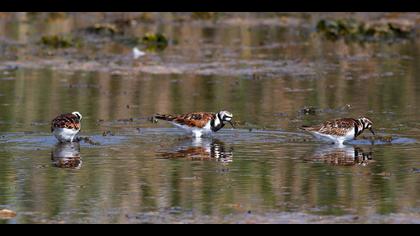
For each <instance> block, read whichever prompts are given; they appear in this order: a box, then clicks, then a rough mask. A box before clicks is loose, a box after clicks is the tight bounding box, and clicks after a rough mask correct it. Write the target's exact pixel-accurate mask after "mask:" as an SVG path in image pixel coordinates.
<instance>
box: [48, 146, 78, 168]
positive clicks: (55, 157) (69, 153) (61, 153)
mask: <svg viewBox="0 0 420 236" xmlns="http://www.w3.org/2000/svg"><path fill="white" fill-rule="evenodd" d="M51 159H52V162H53V165H54V166H55V167H59V168H70V169H80V167H82V159H81V158H80V144H79V143H57V144H56V145H55V147H54V149H53V150H52V152H51Z"/></svg>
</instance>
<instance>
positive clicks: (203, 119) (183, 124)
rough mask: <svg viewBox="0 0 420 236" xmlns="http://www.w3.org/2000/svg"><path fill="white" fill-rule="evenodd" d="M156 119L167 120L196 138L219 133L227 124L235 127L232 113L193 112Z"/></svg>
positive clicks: (157, 115) (156, 116)
mask: <svg viewBox="0 0 420 236" xmlns="http://www.w3.org/2000/svg"><path fill="white" fill-rule="evenodd" d="M154 117H155V118H156V119H159V120H165V121H168V122H170V123H171V124H173V125H175V126H176V127H179V128H181V129H183V130H185V131H187V132H189V133H192V134H193V136H195V137H201V136H202V135H203V134H209V133H212V132H217V131H219V130H220V129H222V128H223V127H224V126H225V122H228V123H229V124H231V125H232V127H234V126H233V124H232V118H233V115H232V113H230V112H228V111H220V112H218V113H211V112H193V113H187V114H182V115H161V114H156V115H155V116H154Z"/></svg>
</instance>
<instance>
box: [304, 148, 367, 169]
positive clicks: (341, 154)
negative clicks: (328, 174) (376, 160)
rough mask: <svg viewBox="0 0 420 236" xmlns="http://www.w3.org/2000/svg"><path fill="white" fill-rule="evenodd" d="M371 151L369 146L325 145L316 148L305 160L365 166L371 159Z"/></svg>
mask: <svg viewBox="0 0 420 236" xmlns="http://www.w3.org/2000/svg"><path fill="white" fill-rule="evenodd" d="M372 153H373V152H372V149H371V147H364V148H362V147H358V146H336V145H334V146H331V145H325V146H321V147H319V148H317V149H316V150H315V152H314V154H313V155H312V156H310V157H308V158H305V161H309V162H324V163H328V164H331V165H338V166H353V165H361V166H366V165H368V164H369V162H371V161H372Z"/></svg>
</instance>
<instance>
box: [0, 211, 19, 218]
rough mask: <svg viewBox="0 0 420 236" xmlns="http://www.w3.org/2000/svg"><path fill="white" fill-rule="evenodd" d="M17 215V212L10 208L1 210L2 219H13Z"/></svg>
mask: <svg viewBox="0 0 420 236" xmlns="http://www.w3.org/2000/svg"><path fill="white" fill-rule="evenodd" d="M14 217H16V212H14V211H12V210H8V209H3V210H0V219H11V218H14Z"/></svg>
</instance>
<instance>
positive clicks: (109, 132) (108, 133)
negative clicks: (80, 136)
mask: <svg viewBox="0 0 420 236" xmlns="http://www.w3.org/2000/svg"><path fill="white" fill-rule="evenodd" d="M102 136H104V137H106V136H114V133H112V132H111V131H110V130H108V131H105V132H103V133H102Z"/></svg>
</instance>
